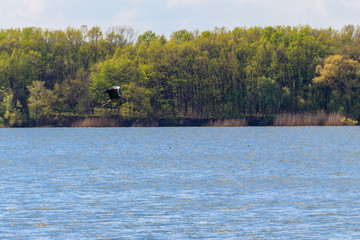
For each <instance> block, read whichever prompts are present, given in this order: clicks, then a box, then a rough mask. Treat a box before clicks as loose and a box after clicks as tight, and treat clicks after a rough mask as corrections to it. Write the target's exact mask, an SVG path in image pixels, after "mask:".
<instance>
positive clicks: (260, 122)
mask: <svg viewBox="0 0 360 240" xmlns="http://www.w3.org/2000/svg"><path fill="white" fill-rule="evenodd" d="M357 124H358V122H357V121H354V120H352V119H346V118H345V117H344V116H343V115H342V114H339V113H331V114H326V113H324V112H319V113H297V114H289V113H284V114H276V115H269V116H255V115H249V116H246V117H243V118H161V119H147V118H133V119H130V118H122V117H119V116H116V115H114V116H67V115H56V116H53V117H52V118H50V119H48V120H47V121H45V122H42V123H38V124H33V125H29V126H26V127H202V126H209V127H234V126H236V127H241V126H243V127H246V126H344V125H346V126H349V125H357Z"/></svg>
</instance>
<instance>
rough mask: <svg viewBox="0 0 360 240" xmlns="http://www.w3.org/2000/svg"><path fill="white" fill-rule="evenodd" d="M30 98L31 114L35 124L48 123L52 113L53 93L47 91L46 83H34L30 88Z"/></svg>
mask: <svg viewBox="0 0 360 240" xmlns="http://www.w3.org/2000/svg"><path fill="white" fill-rule="evenodd" d="M28 89H29V92H30V97H29V100H28V101H29V114H30V118H31V119H32V120H34V121H35V123H38V122H43V121H46V120H47V119H48V117H49V115H50V113H51V99H52V93H51V91H50V90H49V89H46V88H45V86H44V82H41V81H34V82H32V84H31V85H30V86H28Z"/></svg>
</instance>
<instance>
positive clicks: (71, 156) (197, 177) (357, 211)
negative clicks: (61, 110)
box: [0, 127, 360, 239]
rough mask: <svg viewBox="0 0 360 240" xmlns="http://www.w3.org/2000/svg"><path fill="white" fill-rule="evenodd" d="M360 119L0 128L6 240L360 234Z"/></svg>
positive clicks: (1, 232)
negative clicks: (324, 123) (313, 123)
mask: <svg viewBox="0 0 360 240" xmlns="http://www.w3.org/2000/svg"><path fill="white" fill-rule="evenodd" d="M359 143H360V128H359V127H255V128H248V127H238V128H236V127H235V128H233V127H229V128H207V127H202V128H48V129H46V128H40V129H37V128H33V129H0V151H1V152H0V239H359V238H360V216H359V215H360V161H359V160H360V146H359Z"/></svg>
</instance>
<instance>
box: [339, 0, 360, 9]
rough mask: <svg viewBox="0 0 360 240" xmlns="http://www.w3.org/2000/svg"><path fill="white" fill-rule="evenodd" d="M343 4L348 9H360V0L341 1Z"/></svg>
mask: <svg viewBox="0 0 360 240" xmlns="http://www.w3.org/2000/svg"><path fill="white" fill-rule="evenodd" d="M341 3H342V4H343V5H344V6H346V7H350V8H358V9H360V1H359V0H341Z"/></svg>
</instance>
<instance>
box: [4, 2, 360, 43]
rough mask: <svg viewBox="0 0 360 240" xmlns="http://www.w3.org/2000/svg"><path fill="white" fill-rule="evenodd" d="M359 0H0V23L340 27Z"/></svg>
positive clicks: (352, 16)
mask: <svg viewBox="0 0 360 240" xmlns="http://www.w3.org/2000/svg"><path fill="white" fill-rule="evenodd" d="M359 12H360V0H152V1H146V0H61V1H60V0H0V28H12V27H28V26H35V27H42V28H51V29H65V28H66V27H68V26H71V27H80V26H81V25H88V26H89V27H92V26H100V27H101V28H102V30H103V31H106V30H107V29H108V28H110V27H112V26H129V27H132V28H133V29H134V30H135V31H136V32H137V33H138V34H141V33H143V32H145V31H147V30H152V31H153V32H155V33H156V34H159V35H161V34H165V35H166V36H170V34H171V33H172V32H174V31H177V30H181V29H187V30H191V31H192V30H200V31H204V30H213V29H214V28H215V27H226V28H227V29H229V30H231V29H233V28H234V27H253V26H261V27H263V26H270V25H271V26H274V25H286V26H288V25H289V26H296V25H300V24H303V25H304V24H309V25H310V26H312V27H316V28H327V27H333V28H336V29H340V28H342V27H343V26H344V25H346V24H354V25H357V24H360V14H359Z"/></svg>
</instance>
